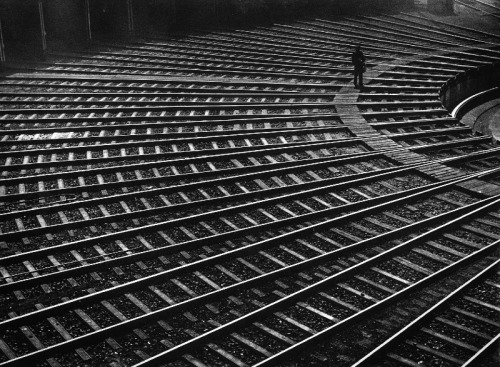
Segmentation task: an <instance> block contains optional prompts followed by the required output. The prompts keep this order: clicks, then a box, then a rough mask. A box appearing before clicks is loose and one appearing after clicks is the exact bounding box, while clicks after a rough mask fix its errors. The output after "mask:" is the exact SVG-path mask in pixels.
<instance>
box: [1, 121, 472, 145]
mask: <svg viewBox="0 0 500 367" xmlns="http://www.w3.org/2000/svg"><path fill="white" fill-rule="evenodd" d="M245 131H247V132H246V133H245ZM460 132H470V133H471V132H472V131H471V128H470V127H469V126H452V127H443V128H440V129H438V128H436V129H435V130H429V131H413V132H404V133H390V134H383V136H386V137H389V138H391V139H394V140H401V139H408V138H413V137H424V136H433V135H442V134H453V133H460ZM335 133H344V134H345V135H348V136H349V137H346V138H344V137H342V138H338V140H341V139H353V138H369V137H370V136H367V135H354V134H352V133H351V131H350V130H349V126H345V125H341V124H340V125H337V126H321V127H320V126H312V127H292V128H288V127H287V128H268V129H249V130H223V131H217V130H215V131H197V132H177V133H176V132H167V133H149V134H140V133H139V134H129V135H109V136H88V137H61V138H57V137H56V138H52V137H46V136H40V137H38V138H33V139H19V140H18V139H17V138H16V137H15V136H12V135H14V134H7V135H4V137H11V139H8V138H7V139H4V140H2V141H0V147H6V146H16V147H18V146H23V145H37V143H38V144H45V145H47V144H65V143H73V144H76V143H87V145H84V146H85V147H90V146H92V147H94V146H97V145H98V144H99V143H104V142H106V143H108V142H113V143H114V144H115V143H117V142H122V141H124V142H125V144H128V143H130V144H133V143H136V142H138V141H139V142H144V143H146V142H148V143H149V142H153V141H156V142H161V144H162V145H165V144H175V143H179V142H183V143H202V142H207V141H216V142H220V141H229V140H242V139H255V138H263V139H270V138H275V137H278V136H289V135H293V136H307V135H311V134H312V135H320V134H335ZM36 134H37V130H36V129H34V130H32V131H31V132H30V134H25V133H23V134H21V136H23V135H26V136H35V135H36ZM12 139H16V140H12ZM327 140H329V139H327ZM335 140H337V139H335ZM335 140H333V141H335ZM89 143H97V144H95V145H90V144H89ZM71 148H72V147H66V149H71Z"/></svg>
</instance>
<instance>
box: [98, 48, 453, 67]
mask: <svg viewBox="0 0 500 367" xmlns="http://www.w3.org/2000/svg"><path fill="white" fill-rule="evenodd" d="M136 44H137V43H136ZM138 45H139V46H130V45H129V44H127V45H115V44H109V43H106V44H103V47H106V48H110V47H112V48H118V49H126V50H129V49H130V50H137V51H144V52H147V51H158V52H161V51H162V50H165V49H166V48H177V47H179V48H180V47H185V48H186V47H187V46H182V45H175V46H169V45H163V46H158V47H154V45H155V44H154V43H152V44H150V46H140V45H141V44H138ZM202 46H204V44H203V43H199V44H197V47H202ZM191 49H192V48H191ZM198 49H199V48H197V50H198ZM206 50H213V49H212V48H207V49H206ZM219 50H220V52H227V49H224V48H220V49H219ZM237 50H238V49H236V50H235V51H234V52H238V51H237ZM96 51H99V49H97V50H96ZM176 52H179V51H178V50H176ZM220 52H219V53H214V56H221V55H219V54H220ZM182 53H187V54H190V55H198V53H197V52H196V51H182ZM242 53H246V52H245V51H242ZM205 54H209V53H207V52H205ZM257 54H259V55H262V57H268V56H269V55H271V54H270V53H265V54H264V53H257ZM224 57H227V58H229V59H232V58H234V59H235V60H236V61H237V60H239V59H240V58H238V57H234V53H228V54H227V55H224ZM279 57H286V56H279ZM244 59H246V58H244ZM255 60H260V59H255ZM318 60H321V61H323V62H324V60H325V59H323V58H318ZM327 60H328V59H327ZM333 60H335V61H339V62H343V63H344V64H346V63H347V64H348V63H349V60H348V58H344V59H342V60H339V59H333ZM266 61H267V60H266ZM270 62H271V63H272V61H270ZM291 64H292V65H295V63H291ZM388 65H390V66H398V67H408V65H406V64H395V63H391V64H386V63H380V62H378V63H374V62H368V63H367V66H368V67H370V68H371V67H375V66H388ZM412 69H417V70H420V69H424V70H430V69H429V68H424V67H413V68H412ZM431 70H433V71H440V72H449V73H457V72H459V71H458V70H456V69H440V68H433V69H431Z"/></svg>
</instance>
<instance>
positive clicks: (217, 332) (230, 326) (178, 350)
mask: <svg viewBox="0 0 500 367" xmlns="http://www.w3.org/2000/svg"><path fill="white" fill-rule="evenodd" d="M499 203H500V200H499V199H498V197H497V198H496V200H495V201H493V202H492V203H487V204H486V205H484V206H482V207H480V208H478V209H475V210H473V211H472V212H469V213H466V214H464V215H462V216H461V217H459V218H456V219H453V220H451V221H450V222H448V223H445V224H443V225H440V226H439V227H437V228H434V229H432V230H430V231H428V232H426V233H424V234H421V235H419V236H417V237H415V238H413V239H411V240H408V241H406V242H404V243H402V244H400V245H397V246H395V247H393V248H392V249H390V250H387V251H385V252H382V253H380V254H378V255H375V256H374V257H372V258H370V259H367V260H365V261H362V262H360V263H358V264H355V265H353V266H351V267H350V268H348V269H346V270H343V271H340V272H339V273H336V274H334V275H332V276H329V277H327V278H325V279H323V280H321V281H319V282H316V283H315V284H313V285H310V286H308V287H306V288H304V289H302V290H300V291H296V292H294V293H292V294H290V295H287V296H286V297H284V298H281V299H279V300H277V301H274V302H272V303H270V304H268V305H266V306H263V307H261V308H260V309H258V310H256V311H253V312H250V313H248V314H247V315H244V316H242V317H240V318H238V319H236V320H233V321H230V322H228V323H226V324H224V325H221V326H219V327H217V328H216V329H214V330H211V331H209V332H206V333H204V334H201V335H199V336H197V337H195V338H193V339H191V340H189V341H187V342H184V343H181V344H179V345H176V346H174V347H172V348H171V349H169V350H167V351H165V352H162V353H160V354H157V355H156V356H154V357H151V358H148V359H147V360H145V361H142V362H140V363H138V364H136V365H135V366H134V367H145V366H157V365H158V364H159V363H162V362H165V361H173V360H174V359H176V358H178V357H180V356H182V355H183V354H185V353H188V352H191V353H192V350H193V348H195V347H198V346H201V345H203V344H205V343H206V342H207V341H208V340H214V339H215V338H220V337H221V336H222V335H225V334H227V333H230V332H232V331H233V330H236V329H241V328H242V327H245V326H247V325H249V324H251V323H252V322H254V321H256V320H257V319H260V318H262V317H263V316H266V315H269V314H271V313H273V312H276V311H278V310H279V309H280V308H283V307H286V306H289V305H291V304H293V303H295V302H297V300H298V299H302V298H304V297H307V296H310V295H311V294H313V293H315V292H317V291H318V290H319V289H321V288H322V287H325V286H328V285H331V284H333V283H334V282H339V281H342V280H344V279H351V278H352V276H353V275H354V274H356V273H357V272H360V271H363V270H366V269H368V268H370V267H372V266H373V265H375V264H378V263H380V262H381V261H384V260H387V259H389V258H390V257H392V256H394V255H395V254H399V253H400V252H402V251H404V250H406V249H408V248H411V247H413V246H415V245H418V244H419V243H421V242H422V241H425V240H427V239H430V238H432V237H433V236H435V235H436V234H438V235H439V234H441V233H442V231H443V230H444V229H447V228H450V227H453V226H454V225H457V223H460V222H462V221H463V220H465V219H468V218H470V217H472V216H473V215H476V214H477V213H480V212H482V211H484V210H488V209H490V208H491V207H492V206H495V205H498V204H499ZM499 245H500V241H496V242H494V243H493V244H491V245H490V246H488V247H486V248H484V249H482V250H479V251H477V252H475V253H474V254H472V255H469V256H468V257H466V258H465V259H462V260H460V261H459V262H457V263H455V264H453V265H450V266H448V267H446V268H444V269H442V270H440V271H438V272H436V273H435V274H433V275H431V276H428V277H426V278H424V279H423V280H421V281H419V282H418V283H415V284H413V285H412V286H409V287H407V288H406V289H405V290H404V291H402V292H398V293H396V294H394V295H392V296H389V297H388V298H386V299H385V300H384V301H380V302H379V303H377V304H375V305H373V306H371V307H369V308H368V309H369V310H370V311H371V312H374V310H379V309H382V308H384V307H386V304H388V303H389V304H393V302H394V301H396V300H400V299H401V298H402V297H405V296H406V295H408V294H409V293H410V292H412V291H414V290H415V289H419V288H421V287H422V286H424V285H427V283H429V282H432V281H434V279H435V278H439V277H441V276H442V275H443V273H448V272H450V271H453V270H454V269H455V268H456V267H458V266H461V265H463V264H464V263H468V262H470V261H471V259H476V258H478V257H481V256H484V255H483V254H484V253H489V252H490V251H492V250H495V249H497V248H498V247H499ZM457 264H458V265H457ZM362 319H363V320H366V319H365V318H364V317H363V318H362ZM351 320H353V317H352V316H351V317H349V318H347V319H344V320H343V321H340V322H339V323H337V324H336V325H334V326H332V327H329V328H327V329H325V330H323V331H321V332H319V333H317V334H315V335H313V336H311V337H309V338H307V339H305V340H303V341H302V342H299V343H297V344H295V345H293V346H291V347H289V348H287V349H285V351H282V352H280V353H278V354H275V355H273V356H272V357H269V358H267V359H266V360H264V361H262V362H260V363H258V364H256V365H255V367H257V366H259V367H262V366H277V365H279V362H280V361H283V360H287V359H288V358H290V356H291V355H296V354H295V353H297V350H298V349H303V348H306V347H307V346H310V345H311V344H314V343H317V342H318V340H320V337H321V338H324V337H326V336H327V335H330V330H332V329H333V327H335V326H336V329H337V330H338V329H339V326H338V325H343V326H348V325H349V324H350V322H351ZM277 363H278V364H277Z"/></svg>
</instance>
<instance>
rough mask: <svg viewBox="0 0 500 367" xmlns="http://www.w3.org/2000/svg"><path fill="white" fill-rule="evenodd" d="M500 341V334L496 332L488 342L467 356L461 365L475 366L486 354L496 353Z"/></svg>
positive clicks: (466, 366) (465, 366)
mask: <svg viewBox="0 0 500 367" xmlns="http://www.w3.org/2000/svg"><path fill="white" fill-rule="evenodd" d="M499 343H500V334H497V336H495V337H494V338H493V339H492V340H491V341H490V342H489V343H488V344H486V345H485V346H484V347H483V348H481V349H480V350H479V351H478V352H477V353H476V354H474V355H473V356H472V357H471V358H469V359H468V360H467V361H466V362H465V363H464V364H463V365H462V367H477V366H480V363H482V362H483V360H484V358H485V357H486V356H488V355H493V356H494V355H497V354H498V348H499Z"/></svg>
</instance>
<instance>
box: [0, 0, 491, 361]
mask: <svg viewBox="0 0 500 367" xmlns="http://www.w3.org/2000/svg"><path fill="white" fill-rule="evenodd" d="M484 1H486V0H484ZM499 39H500V36H499V35H495V34H492V33H486V32H483V31H478V30H474V29H471V28H466V27H462V26H458V25H452V24H447V23H444V22H440V21H437V20H431V19H428V18H425V17H423V16H422V14H420V13H419V14H409V13H408V14H398V15H380V16H376V17H356V18H339V19H334V20H326V19H309V20H304V21H297V22H295V23H290V24H275V25H273V26H269V27H258V28H255V29H251V30H248V29H247V30H234V31H230V32H229V31H212V30H209V31H207V30H200V31H199V32H194V33H192V34H189V35H180V34H179V35H172V36H171V37H166V36H162V35H155V34H152V35H149V36H148V37H147V38H145V39H143V40H135V41H133V42H129V43H123V42H122V43H120V42H116V43H112V42H109V41H108V42H104V41H103V42H99V43H96V44H95V45H94V47H93V49H92V50H91V51H90V52H88V53H68V52H65V53H63V52H54V53H52V54H50V55H48V58H47V60H46V61H44V62H39V63H25V64H19V65H15V66H12V69H11V71H12V73H10V74H8V75H5V76H4V77H3V78H2V79H0V123H1V125H0V126H1V128H0V130H1V136H2V138H1V140H0V161H1V162H2V164H3V166H2V173H1V176H0V223H1V231H0V275H1V276H0V304H2V308H1V310H2V312H1V313H0V330H1V332H0V350H1V353H0V366H27V365H33V366H47V365H49V366H69V365H84V366H94V365H108V366H112V367H118V366H129V365H135V366H157V365H168V366H179V367H180V366H198V367H202V366H235V365H236V366H277V365H280V366H281V365H283V366H328V365H332V363H334V364H335V365H336V366H337V365H338V366H351V365H356V366H365V365H366V366H371V365H381V366H382V365H384V366H417V365H421V364H422V363H431V364H430V365H432V363H438V362H436V361H438V360H439V361H440V362H439V363H442V365H461V364H463V365H470V366H473V365H474V363H477V361H481V363H484V365H487V363H490V364H493V363H494V361H495V357H494V356H493V354H494V352H492V351H493V349H494V347H495V345H496V343H498V331H499V330H498V329H499V327H500V325H499V324H498V320H497V319H495V315H496V314H495V312H498V307H499V303H498V299H497V297H495V290H497V289H498V261H497V258H498V254H499V244H500V242H499V241H500V169H499V166H500V158H499V149H500V148H499V147H498V146H497V145H495V144H494V143H493V142H492V141H491V139H490V138H489V137H486V136H474V135H473V134H472V131H471V129H470V128H468V127H466V126H463V125H462V124H460V122H459V121H457V120H455V119H454V118H452V117H450V114H449V112H448V111H447V110H446V109H445V108H444V107H443V106H442V105H441V102H440V101H439V92H440V88H441V87H442V85H443V84H444V83H445V82H446V81H447V80H449V79H451V78H453V77H454V76H456V75H457V74H458V73H462V72H466V71H467V70H470V69H473V68H481V67H488V66H491V65H492V64H494V63H498V60H499V58H500V47H499V46H498V41H499ZM359 42H362V43H363V49H364V52H365V54H366V56H367V59H368V65H367V66H368V72H367V73H366V74H365V87H364V89H363V90H361V91H360V90H357V89H354V88H353V87H352V86H351V79H352V77H351V67H350V61H349V57H350V53H351V51H352V48H353V47H354V46H355V45H356V44H358V43H359ZM346 330H349V335H348V336H347V337H346V336H345V332H346ZM339 336H342V337H339ZM318 346H321V348H318ZM377 363H378V364H377ZM446 363H447V364H446Z"/></svg>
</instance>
